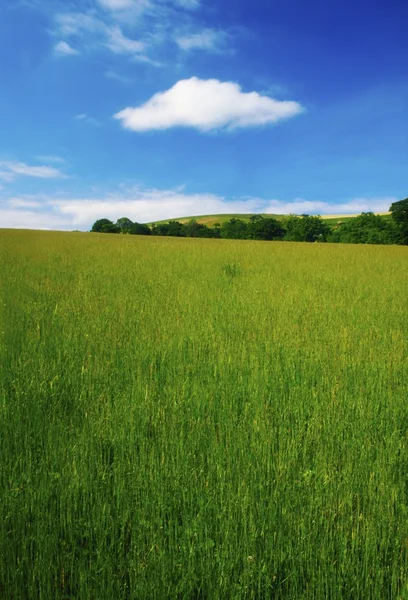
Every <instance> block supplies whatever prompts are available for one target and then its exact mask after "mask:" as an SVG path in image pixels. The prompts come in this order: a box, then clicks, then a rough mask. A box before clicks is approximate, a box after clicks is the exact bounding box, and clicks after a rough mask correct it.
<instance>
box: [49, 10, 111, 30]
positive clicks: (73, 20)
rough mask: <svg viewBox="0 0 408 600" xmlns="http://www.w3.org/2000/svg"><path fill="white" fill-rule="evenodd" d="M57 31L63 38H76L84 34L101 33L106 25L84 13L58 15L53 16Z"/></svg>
mask: <svg viewBox="0 0 408 600" xmlns="http://www.w3.org/2000/svg"><path fill="white" fill-rule="evenodd" d="M55 21H56V25H57V31H58V32H59V33H60V34H61V35H64V36H78V35H81V34H83V33H84V32H88V33H89V32H94V33H95V32H103V31H104V30H105V28H106V25H105V24H104V23H103V22H102V21H101V20H100V19H97V18H96V17H94V16H90V15H86V14H84V13H60V14H57V15H55Z"/></svg>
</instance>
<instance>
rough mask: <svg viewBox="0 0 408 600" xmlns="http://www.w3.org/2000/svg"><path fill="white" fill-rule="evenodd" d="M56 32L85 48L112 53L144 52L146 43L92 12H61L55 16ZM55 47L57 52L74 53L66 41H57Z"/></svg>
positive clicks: (130, 53) (131, 53)
mask: <svg viewBox="0 0 408 600" xmlns="http://www.w3.org/2000/svg"><path fill="white" fill-rule="evenodd" d="M55 23H56V33H57V34H58V35H60V36H64V37H66V38H69V39H71V38H73V39H74V40H76V43H77V44H79V45H81V46H83V47H84V48H87V49H92V48H94V49H95V48H102V47H105V48H108V49H109V50H110V51H111V52H113V53H114V54H127V55H135V54H140V53H142V52H144V50H145V48H146V44H145V43H144V42H142V41H139V40H134V39H131V38H129V37H127V36H125V35H124V33H123V31H122V29H121V27H120V25H119V24H117V23H116V24H115V23H113V24H112V23H111V22H105V21H104V20H103V19H102V18H99V17H97V16H95V15H93V14H85V13H63V14H57V15H56V16H55ZM55 49H58V51H59V53H65V54H74V53H78V52H77V51H75V50H74V51H73V52H72V50H73V48H71V46H70V44H69V43H68V42H66V41H60V42H58V44H57V46H56V47H55Z"/></svg>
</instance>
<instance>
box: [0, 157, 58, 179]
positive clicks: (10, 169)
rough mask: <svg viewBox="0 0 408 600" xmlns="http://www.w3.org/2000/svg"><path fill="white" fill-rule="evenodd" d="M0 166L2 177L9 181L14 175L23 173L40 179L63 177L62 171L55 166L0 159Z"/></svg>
mask: <svg viewBox="0 0 408 600" xmlns="http://www.w3.org/2000/svg"><path fill="white" fill-rule="evenodd" d="M0 167H1V168H2V169H5V171H3V179H4V180H7V177H8V178H9V179H8V180H9V181H11V180H12V179H13V178H14V176H16V175H25V176H27V177H39V178H40V179H53V178H55V177H64V175H63V173H61V171H60V170H59V169H56V168H55V167H47V166H42V165H41V166H32V165H27V164H25V163H23V162H12V161H0Z"/></svg>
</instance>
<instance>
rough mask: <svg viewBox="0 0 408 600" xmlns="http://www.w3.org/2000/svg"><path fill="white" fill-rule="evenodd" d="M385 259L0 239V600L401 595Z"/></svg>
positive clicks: (246, 247)
mask: <svg viewBox="0 0 408 600" xmlns="http://www.w3.org/2000/svg"><path fill="white" fill-rule="evenodd" d="M229 216H230V215H229ZM407 259H408V248H407V247H404V246H368V245H364V246H352V245H345V244H337V245H335V244H296V243H290V242H285V243H279V242H251V241H233V240H214V239H209V240H199V239H183V238H159V237H155V236H145V237H143V236H141V237H139V236H119V235H118V236H107V235H102V234H89V233H88V234H86V233H56V232H34V231H30V232H21V231H5V230H3V231H0V282H1V285H0V290H1V296H0V311H1V312H0V318H1V327H0V364H1V369H2V372H1V373H0V456H1V469H0V498H1V502H0V557H1V559H0V561H1V562H0V598H1V599H2V600H20V599H21V600H31V599H33V600H34V599H35V600H37V599H40V598H42V599H45V600H48V599H52V600H68V599H74V598H75V599H76V598H78V599H92V600H111V599H115V600H143V599H146V600H155V599H157V600H166V599H169V600H173V599H180V600H181V599H183V600H184V599H186V600H197V599H202V600H204V599H217V600H228V599H231V600H232V599H234V600H235V599H259V600H264V599H269V598H271V599H272V598H285V599H288V600H298V599H310V600H316V599H318V600H320V599H321V600H327V599H330V600H342V599H345V598H348V599H352V600H368V599H370V600H377V599H378V600H395V599H404V598H408V493H407V490H408V475H407V473H408V411H407V398H408V312H407V302H406V299H407V297H408V278H407Z"/></svg>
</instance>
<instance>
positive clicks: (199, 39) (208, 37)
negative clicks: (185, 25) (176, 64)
mask: <svg viewBox="0 0 408 600" xmlns="http://www.w3.org/2000/svg"><path fill="white" fill-rule="evenodd" d="M226 39H227V34H226V33H225V32H224V31H217V30H216V29H203V30H202V31H199V32H197V33H192V34H191V35H185V36H181V37H178V38H176V42H177V44H178V45H179V46H180V48H181V49H182V50H209V51H212V52H217V51H219V50H220V49H221V47H222V46H223V45H224V44H225V41H226Z"/></svg>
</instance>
